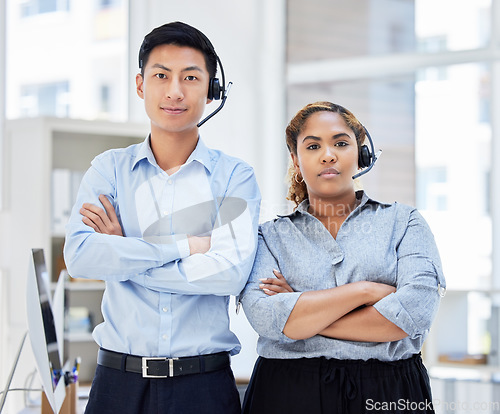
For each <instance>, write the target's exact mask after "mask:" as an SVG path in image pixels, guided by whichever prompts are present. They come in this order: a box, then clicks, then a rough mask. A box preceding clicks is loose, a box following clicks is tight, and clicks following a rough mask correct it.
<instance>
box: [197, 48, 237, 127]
mask: <svg viewBox="0 0 500 414" xmlns="http://www.w3.org/2000/svg"><path fill="white" fill-rule="evenodd" d="M211 49H212V51H213V53H214V55H215V57H216V58H217V63H218V64H219V67H220V74H221V76H222V85H221V83H220V81H219V79H218V78H210V80H209V81H208V93H207V98H208V99H213V100H216V101H218V100H219V99H222V101H221V103H220V105H219V106H218V107H217V108H216V109H215V110H214V111H213V112H211V113H210V114H209V115H208V116H207V117H205V118H203V119H202V120H201V121H200V122H198V125H197V127H198V128H199V127H201V126H202V125H203V124H204V123H205V122H207V121H208V120H209V119H210V118H212V117H213V116H214V115H215V114H216V113H217V112H219V111H220V110H221V109H222V107H223V106H224V104H225V103H226V99H227V95H228V94H229V90H230V89H231V85H232V84H233V82H229V84H228V85H227V89H226V77H225V76H224V68H223V67H222V62H221V61H220V59H219V56H217V53H215V50H214V48H213V47H211Z"/></svg>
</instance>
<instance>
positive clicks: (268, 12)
mask: <svg viewBox="0 0 500 414" xmlns="http://www.w3.org/2000/svg"><path fill="white" fill-rule="evenodd" d="M173 20H182V21H185V22H187V23H189V24H192V25H194V26H196V27H197V28H199V29H200V30H202V31H203V32H204V33H205V34H206V35H207V36H208V37H209V38H210V39H211V40H212V42H213V44H214V46H215V48H216V51H217V53H218V55H219V57H220V58H221V60H222V63H223V65H224V71H225V75H226V81H232V82H233V83H234V85H233V87H232V89H231V93H230V95H229V98H228V101H227V103H226V106H225V107H224V109H223V110H222V112H220V113H219V114H218V115H216V116H215V117H214V118H213V119H212V120H210V121H209V122H208V123H207V124H205V125H204V126H203V127H202V128H201V129H200V134H201V136H202V138H203V139H204V140H205V141H206V142H207V144H208V145H209V146H213V147H216V148H218V149H221V150H223V151H225V152H227V153H228V154H231V155H234V156H237V157H240V158H242V159H244V160H245V161H247V162H248V163H250V164H251V165H253V166H254V168H255V170H256V174H257V177H258V180H259V185H260V188H261V192H262V196H263V201H262V213H261V220H267V219H270V218H272V217H274V216H275V215H276V214H277V213H283V212H285V211H287V210H288V209H289V208H290V206H289V204H287V203H286V202H285V194H286V185H285V183H284V176H285V172H286V168H287V163H288V154H287V150H286V146H285V144H284V129H285V126H286V123H287V121H288V120H289V119H290V118H291V117H292V116H293V114H294V113H295V112H296V111H297V110H298V109H300V108H301V107H302V106H304V105H305V104H307V103H309V102H312V101H316V100H329V101H333V102H336V103H339V104H341V105H343V106H345V107H347V108H349V109H350V110H352V111H353V112H354V114H355V115H356V116H357V117H358V118H359V119H360V120H361V121H362V122H363V124H364V125H365V126H366V127H367V128H368V130H369V131H370V133H371V136H372V137H373V139H374V141H375V147H376V148H377V149H378V148H381V149H382V150H383V153H382V156H381V158H380V160H379V161H378V162H377V164H376V166H375V167H374V168H373V170H372V171H371V172H370V173H369V174H367V175H365V176H363V178H362V182H363V186H364V188H365V189H366V190H367V192H368V193H369V194H370V195H371V196H372V197H374V198H376V199H379V200H381V201H387V202H392V201H395V200H397V201H399V202H402V203H407V204H412V205H415V206H417V207H418V208H419V209H420V210H421V212H422V213H423V214H424V216H425V217H426V219H427V220H428V222H429V224H430V226H431V228H432V230H433V231H434V234H435V236H436V239H437V242H438V245H439V248H440V252H441V255H442V261H443V267H444V271H445V276H446V278H447V282H448V292H447V295H446V296H445V298H444V299H443V302H442V307H441V310H440V314H439V315H438V318H437V320H436V323H435V324H434V326H433V329H432V332H431V335H430V337H429V340H428V341H427V343H426V345H425V349H424V358H425V360H426V363H427V365H428V367H429V370H430V373H431V376H432V381H433V387H434V394H435V398H436V410H437V411H438V412H478V413H479V412H493V411H494V407H493V408H492V405H493V402H494V401H500V398H499V396H500V359H499V355H498V352H499V345H500V337H499V333H500V332H499V331H500V310H499V309H500V214H499V211H500V209H499V207H498V204H499V202H500V195H499V190H498V189H499V188H500V164H499V163H498V162H495V161H497V160H499V159H500V110H499V109H500V4H499V2H498V1H494V0H474V1H470V0H349V1H342V0H308V1H301V0H253V1H237V2H234V1H230V0H215V1H212V2H208V1H206V0H192V1H190V2H183V1H179V0H177V1H173V0H148V1H144V0H128V1H127V0H0V144H1V146H0V149H1V154H2V158H1V167H2V168H1V169H0V174H1V181H0V184H1V191H0V196H1V199H0V201H1V211H0V225H1V228H0V389H1V388H3V384H4V382H5V380H6V378H7V375H8V372H9V370H10V366H11V364H12V362H13V358H14V355H15V353H16V351H17V346H18V343H19V340H20V338H21V337H22V334H23V333H24V331H25V330H26V325H25V312H26V311H25V308H26V304H25V303H24V300H25V299H24V296H25V294H24V290H25V285H24V284H23V283H25V282H24V279H25V275H26V268H27V259H28V255H27V252H25V251H19V249H20V247H19V245H16V244H13V243H12V240H13V239H16V237H18V236H17V233H18V232H19V226H22V223H20V222H19V220H18V219H17V218H18V217H19V209H20V208H19V207H17V204H16V200H17V199H18V197H23V199H25V200H27V201H26V202H25V203H23V206H24V207H22V208H24V210H23V214H24V215H25V216H26V217H29V216H30V215H31V214H32V213H33V211H34V210H36V209H37V208H38V206H39V203H40V202H41V200H39V199H36V198H32V199H30V197H29V193H30V192H31V191H32V190H33V189H32V188H30V187H29V185H27V186H25V187H23V188H18V187H17V186H14V185H13V184H12V183H14V182H16V181H15V180H14V177H12V175H13V171H16V170H15V168H16V166H17V168H19V165H21V166H22V167H23V168H24V169H25V170H26V176H27V182H29V174H34V175H36V174H49V172H48V171H38V170H36V167H33V166H32V165H23V163H25V160H24V159H23V158H22V157H19V158H17V159H12V158H11V156H10V155H11V154H12V152H11V148H12V147H13V145H12V141H11V139H12V136H16V135H15V132H16V130H18V129H19V128H20V125H24V126H26V125H28V124H29V123H30V120H31V122H35V121H34V120H33V119H35V120H38V121H40V120H42V121H40V122H41V123H36V122H38V121H36V122H35V123H34V124H33V125H41V126H44V127H45V126H47V125H49V126H48V128H49V129H50V128H54V130H55V134H56V135H57V134H60V135H61V134H62V135H64V131H66V130H67V131H71V132H70V134H73V135H72V136H75V137H79V138H78V139H80V140H81V141H82V142H83V143H84V142H85V136H86V134H87V133H90V134H91V133H94V132H95V131H93V130H92V127H90V126H89V123H90V124H92V125H97V127H96V128H101V127H102V128H103V129H104V130H106V133H108V132H109V131H111V130H113V128H116V129H117V130H118V129H120V130H122V129H123V128H124V126H125V128H128V127H127V126H130V131H134V133H133V134H132V133H131V134H132V135H134V138H137V139H138V138H140V139H141V140H142V139H143V138H144V137H145V136H146V134H147V131H148V125H147V118H146V115H145V112H144V109H143V103H142V100H140V99H139V98H138V97H137V95H136V93H135V74H136V73H137V72H138V64H137V54H138V49H139V46H140V44H141V42H142V39H143V37H144V35H145V34H146V33H148V32H149V31H150V30H152V29H153V28H154V27H156V26H158V25H161V24H163V23H165V22H169V21H173ZM215 105H216V104H215V103H214V104H212V106H211V107H209V108H207V113H208V111H210V110H211V109H213V108H214V107H215ZM72 120H74V121H75V122H74V123H71V121H72ZM80 121H81V122H80ZM61 122H68V123H67V124H64V125H63V126H61ZM54 125H55V127H54ZM58 128H59V129H58ZM79 128H80V129H79ZM35 129H36V127H35ZM89 131H90V132H89ZM141 131H144V134H143V135H142V132H141ZM38 132H39V131H38ZM9 134H11V135H9ZM78 134H80V135H78ZM35 135H36V134H35ZM57 142H58V141H54V143H55V144H54V145H56V144H57ZM24 150H25V151H26V153H29V154H31V152H32V148H31V147H30V146H29V145H26V147H25V149H24ZM33 156H35V157H36V154H35V155H33V154H31V155H30V157H29V159H32V157H33ZM40 156H41V155H40ZM58 156H59V157H64V153H62V154H59V155H58ZM73 162H74V164H75V165H78V159H71V160H69V164H72V163H73ZM85 162H86V161H85ZM63 164H64V162H63ZM85 165H87V164H85ZM68 168H70V167H68ZM54 170H58V168H54ZM78 170H79V171H77V173H81V172H82V171H83V170H84V167H82V168H79V169H78ZM56 172H57V171H56ZM51 174H53V172H52V173H51ZM50 179H51V180H54V176H53V175H52V177H51V178H50ZM26 193H28V196H27V195H26ZM43 196H44V195H43V194H42V197H43ZM45 196H46V197H48V198H51V201H50V203H52V204H50V203H49V204H47V205H49V206H51V207H50V208H52V209H56V207H57V206H54V205H53V203H54V199H53V197H54V196H53V194H52V193H50V192H49V193H48V194H45ZM495 206H497V207H495ZM14 210H15V211H14ZM60 210H64V209H60ZM51 214H52V216H51ZM51 214H48V215H47V217H48V216H51V217H52V220H54V217H53V215H54V214H53V212H52V213H51ZM60 214H62V215H64V214H65V213H64V211H62V212H61V213H60ZM55 219H60V217H59V218H58V217H56V218H55ZM52 225H54V223H52ZM50 226H51V224H50V223H46V227H47V229H49V228H50ZM47 232H50V230H47ZM28 233H29V232H28ZM23 237H24V239H27V240H29V234H27V235H25V236H23ZM16 240H17V239H16ZM19 243H21V242H19ZM21 244H22V243H21ZM42 244H43V243H42ZM56 246H57V243H56ZM32 247H40V246H32ZM47 247H48V250H50V249H52V250H57V249H56V248H55V247H54V245H53V244H52V245H51V246H47ZM53 253H54V252H52V253H51V256H50V259H49V261H50V266H51V267H53V269H52V271H54V269H55V268H56V265H55V262H56V261H57V257H56V255H55V254H53ZM231 312H232V313H233V314H234V310H233V309H231ZM232 318H233V320H234V329H235V331H236V332H237V333H238V334H239V336H240V338H241V340H242V342H243V345H244V350H243V353H242V355H240V356H239V357H236V358H235V359H234V365H235V371H236V373H237V377H239V379H240V380H241V381H242V382H244V381H245V379H246V378H248V377H249V375H250V373H251V369H252V366H253V361H254V359H255V356H256V354H255V349H254V348H255V334H254V333H253V332H252V331H251V328H249V326H248V325H247V324H246V323H245V319H244V316H243V315H242V314H240V315H239V316H236V315H235V314H234V315H232ZM22 368H23V369H22V370H21V372H22V373H19V375H18V373H16V375H17V376H19V377H20V378H18V379H17V381H18V382H22V381H23V380H24V378H23V377H22V376H23V375H24V374H26V372H28V371H29V369H30V366H29V363H25V364H23V367H22ZM22 404H23V402H22V399H21V398H19V397H16V396H14V395H12V396H10V397H9V405H8V406H7V407H8V408H7V409H10V410H11V411H7V412H9V413H17V412H18V411H20V410H21V409H22ZM473 407H474V409H472V408H473ZM496 409H497V410H500V407H498V406H497V407H496ZM460 410H462V411H460ZM467 410H469V411H467Z"/></svg>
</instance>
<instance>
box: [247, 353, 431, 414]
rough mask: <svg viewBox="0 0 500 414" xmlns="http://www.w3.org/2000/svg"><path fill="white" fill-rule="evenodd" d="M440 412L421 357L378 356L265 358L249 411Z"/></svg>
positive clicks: (254, 380) (254, 376)
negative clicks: (386, 358)
mask: <svg viewBox="0 0 500 414" xmlns="http://www.w3.org/2000/svg"><path fill="white" fill-rule="evenodd" d="M374 412H383V413H388V414H389V413H391V414H392V413H405V414H408V413H419V414H420V413H434V409H433V406H432V396H431V388H430V382H429V376H428V374H427V370H426V368H425V366H424V365H423V363H422V358H421V357H420V355H419V354H418V355H414V356H413V357H412V358H410V359H406V360H401V361H394V362H384V361H378V360H374V359H370V360H368V361H362V360H338V359H326V358H301V359H267V358H262V357H259V358H258V360H257V362H256V364H255V367H254V370H253V374H252V378H251V379H250V383H249V385H248V389H247V391H246V394H245V399H244V402H243V414H267V413H269V414H280V413H286V414H294V413H297V414H320V413H328V414H330V413H332V414H333V413H335V414H348V413H352V414H362V413H374Z"/></svg>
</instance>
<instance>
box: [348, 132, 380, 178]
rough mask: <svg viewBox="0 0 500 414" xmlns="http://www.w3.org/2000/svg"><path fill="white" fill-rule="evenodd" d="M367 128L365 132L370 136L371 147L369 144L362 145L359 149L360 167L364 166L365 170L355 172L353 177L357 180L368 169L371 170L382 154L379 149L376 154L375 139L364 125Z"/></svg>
mask: <svg viewBox="0 0 500 414" xmlns="http://www.w3.org/2000/svg"><path fill="white" fill-rule="evenodd" d="M363 128H364V130H365V134H366V136H367V138H368V141H369V142H370V148H371V149H370V148H368V146H367V145H362V146H361V148H360V149H359V155H358V167H359V168H364V170H362V171H360V172H359V173H357V174H355V175H353V176H352V179H353V180H355V179H356V178H358V177H361V176H362V175H363V174H366V173H367V172H368V171H370V170H371V169H372V168H373V166H374V165H375V162H376V161H377V160H378V157H379V156H380V153H381V152H382V151H381V150H379V151H378V152H377V153H376V154H375V148H374V146H373V140H372V137H371V136H370V133H369V132H368V130H367V129H366V128H365V127H364V126H363Z"/></svg>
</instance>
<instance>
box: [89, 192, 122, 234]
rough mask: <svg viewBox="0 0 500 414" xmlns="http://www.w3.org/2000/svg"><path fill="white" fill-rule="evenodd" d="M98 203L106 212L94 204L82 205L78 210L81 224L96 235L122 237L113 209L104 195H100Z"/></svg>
mask: <svg viewBox="0 0 500 414" xmlns="http://www.w3.org/2000/svg"><path fill="white" fill-rule="evenodd" d="M99 201H100V202H101V203H102V205H103V206H104V208H105V209H106V211H104V210H103V209H102V208H100V207H97V206H95V205H94V204H90V203H84V204H83V206H82V208H81V209H80V214H81V215H82V216H83V218H82V221H83V223H84V224H86V225H87V226H89V227H92V228H93V229H94V230H95V231H96V232H97V233H101V234H110V235H115V236H123V232H122V228H121V226H120V222H119V221H118V217H116V212H115V209H114V208H113V206H112V205H111V203H110V202H109V200H108V198H107V197H106V196H105V195H104V194H101V195H100V196H99Z"/></svg>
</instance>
